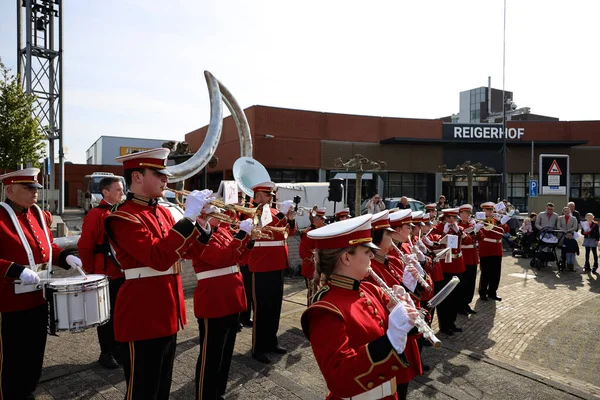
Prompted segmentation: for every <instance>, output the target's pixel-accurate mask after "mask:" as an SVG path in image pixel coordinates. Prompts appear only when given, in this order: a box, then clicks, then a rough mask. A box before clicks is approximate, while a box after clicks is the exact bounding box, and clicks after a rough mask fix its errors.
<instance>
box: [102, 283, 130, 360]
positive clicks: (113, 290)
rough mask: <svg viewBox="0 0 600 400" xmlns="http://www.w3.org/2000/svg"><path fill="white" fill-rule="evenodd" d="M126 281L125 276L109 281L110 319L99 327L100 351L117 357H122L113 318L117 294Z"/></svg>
mask: <svg viewBox="0 0 600 400" xmlns="http://www.w3.org/2000/svg"><path fill="white" fill-rule="evenodd" d="M123 282H125V278H119V279H111V280H110V281H109V282H108V292H109V294H110V319H109V320H108V322H107V323H106V324H104V325H101V326H99V327H98V328H97V331H98V342H99V343H100V352H101V353H108V354H112V355H114V356H115V357H120V353H119V350H120V349H119V347H120V346H118V344H117V342H115V333H114V330H113V318H114V315H115V304H116V302H117V294H118V293H119V289H120V288H121V285H122V284H123Z"/></svg>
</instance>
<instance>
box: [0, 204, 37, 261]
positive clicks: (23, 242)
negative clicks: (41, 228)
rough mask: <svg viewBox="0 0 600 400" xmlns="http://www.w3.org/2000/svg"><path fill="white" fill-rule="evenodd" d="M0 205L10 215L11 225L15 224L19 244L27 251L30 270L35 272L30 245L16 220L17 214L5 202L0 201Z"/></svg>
mask: <svg viewBox="0 0 600 400" xmlns="http://www.w3.org/2000/svg"><path fill="white" fill-rule="evenodd" d="M0 206H2V207H4V209H5V210H6V212H7V213H8V216H9V217H10V220H11V221H12V223H13V225H14V226H15V230H16V231H17V235H18V236H19V239H20V240H21V245H22V246H23V249H24V250H25V252H26V253H27V260H28V261H29V268H30V269H31V270H32V271H36V272H37V265H36V264H35V261H34V259H33V252H32V251H31V246H29V242H28V241H27V239H26V238H25V233H24V232H23V228H22V227H21V224H20V223H19V221H18V220H17V216H16V214H15V212H14V210H13V209H12V207H11V206H9V205H8V204H6V203H5V202H0Z"/></svg>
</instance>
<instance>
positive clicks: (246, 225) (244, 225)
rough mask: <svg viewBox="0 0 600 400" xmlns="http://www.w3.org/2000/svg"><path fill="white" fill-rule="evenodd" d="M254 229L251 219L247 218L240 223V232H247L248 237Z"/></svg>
mask: <svg viewBox="0 0 600 400" xmlns="http://www.w3.org/2000/svg"><path fill="white" fill-rule="evenodd" d="M252 229H254V224H253V223H252V220H251V219H250V218H247V219H245V220H243V221H242V222H240V231H244V232H246V233H247V234H248V235H250V234H251V233H252Z"/></svg>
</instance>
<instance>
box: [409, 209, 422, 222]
mask: <svg viewBox="0 0 600 400" xmlns="http://www.w3.org/2000/svg"><path fill="white" fill-rule="evenodd" d="M411 222H412V223H413V224H414V225H423V211H414V212H412V213H411Z"/></svg>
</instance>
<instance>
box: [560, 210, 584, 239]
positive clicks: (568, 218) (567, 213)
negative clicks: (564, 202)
mask: <svg viewBox="0 0 600 400" xmlns="http://www.w3.org/2000/svg"><path fill="white" fill-rule="evenodd" d="M578 226H579V221H578V220H577V219H575V218H574V217H573V216H572V215H571V209H570V208H569V207H563V215H561V216H560V217H558V220H557V222H556V228H557V229H559V230H561V231H564V232H573V233H574V232H577V228H578Z"/></svg>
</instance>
